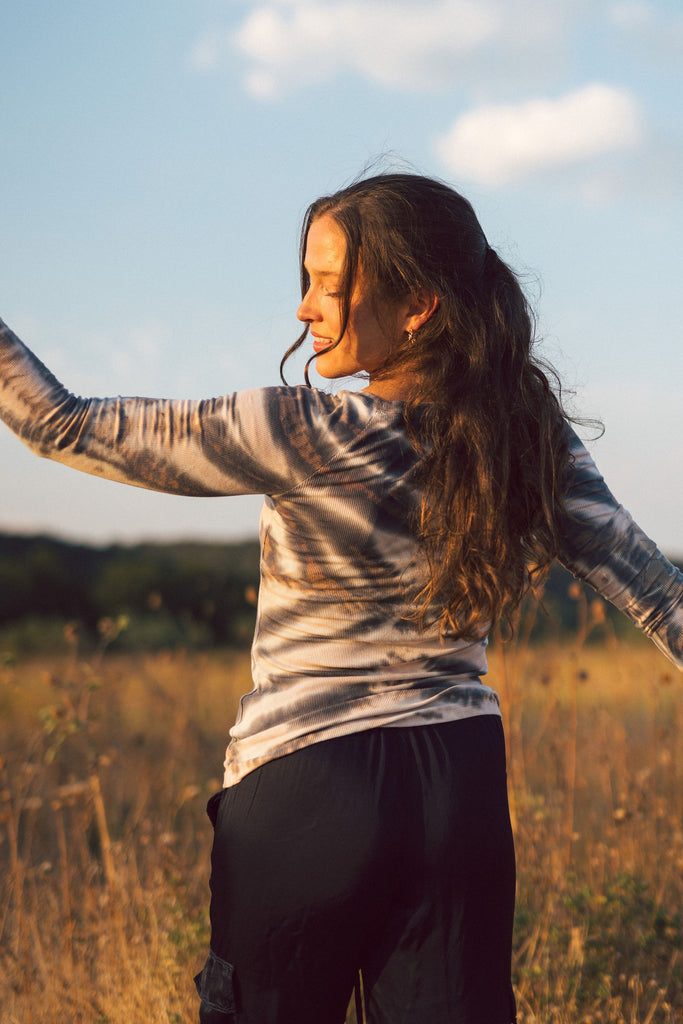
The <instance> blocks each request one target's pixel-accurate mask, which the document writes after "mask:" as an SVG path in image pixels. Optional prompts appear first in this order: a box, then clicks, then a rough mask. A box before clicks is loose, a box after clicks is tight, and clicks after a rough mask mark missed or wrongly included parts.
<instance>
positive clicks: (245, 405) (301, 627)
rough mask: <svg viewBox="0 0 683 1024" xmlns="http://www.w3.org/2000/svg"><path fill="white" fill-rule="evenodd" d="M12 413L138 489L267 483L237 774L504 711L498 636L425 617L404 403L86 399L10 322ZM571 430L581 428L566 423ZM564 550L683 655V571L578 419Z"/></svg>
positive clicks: (35, 443) (34, 438)
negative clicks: (497, 681)
mask: <svg viewBox="0 0 683 1024" xmlns="http://www.w3.org/2000/svg"><path fill="white" fill-rule="evenodd" d="M0 416H1V417H2V418H3V419H4V421H5V422H6V423H7V425H8V426H9V427H11V429H12V430H14V431H15V432H16V433H17V434H18V436H19V437H20V438H21V439H22V440H23V441H24V442H25V443H26V444H27V445H29V447H30V448H32V449H33V451H35V452H36V453H37V454H39V455H42V456H46V457H48V458H51V459H56V460H57V461H59V462H63V463H65V464H67V465H69V466H73V467H74V468H76V469H80V470H83V471H85V472H87V473H93V474H95V475H98V476H102V477H106V478H108V479H111V480H118V481H121V482H123V483H128V484H133V485H135V486H138V487H145V488H150V489H153V490H160V491H166V492H170V493H175V494H183V495H196V496H204V497H208V496H211V495H229V494H263V495H264V496H265V501H264V505H263V511H262V515H261V523H260V540H261V585H260V592H259V602H258V615H257V625H256V632H255V636H254V643H253V649H252V675H253V689H252V690H251V692H250V693H248V694H246V695H245V696H244V697H243V698H242V701H241V705H240V710H239V714H238V717H237V721H236V723H235V725H234V727H233V728H232V730H231V741H230V744H229V746H228V749H227V753H226V760H225V785H233V784H234V783H235V782H238V781H239V780H240V779H241V778H242V777H243V776H244V775H246V774H247V773H248V772H250V771H251V770H253V769H254V768H255V767H257V766H258V765H260V764H263V763H265V762H267V761H269V760H271V759H272V758H275V757H280V756H282V755H284V754H287V753H290V752H292V751H294V750H297V749H299V748H301V747H304V746H306V745H307V744H310V743H314V742H318V741H321V740H325V739H328V738H331V737H335V736H341V735H344V734H346V733H351V732H356V731H360V730H364V729H369V728H373V727H375V726H401V725H415V724H428V723H432V722H441V721H448V720H453V719H457V718H463V717H468V716H472V715H481V714H499V713H500V711H499V705H498V699H497V696H496V694H495V693H494V691H493V690H492V689H491V688H490V687H488V686H486V685H485V684H484V683H483V682H482V676H484V675H485V673H486V641H485V640H484V641H478V642H471V641H466V640H463V639H461V638H458V637H457V636H450V637H449V636H441V637H440V636H439V634H438V631H437V629H436V628H435V629H434V630H429V629H427V630H425V631H422V632H421V631H420V630H419V629H418V628H417V626H416V625H415V623H414V622H413V621H412V620H411V617H410V602H411V597H412V595H414V594H415V593H416V592H417V591H418V590H419V589H420V586H421V585H422V584H423V583H424V582H425V579H426V577H425V573H426V566H425V560H424V557H423V556H422V554H421V551H420V546H419V544H418V541H417V538H416V537H415V535H414V534H413V532H412V531H411V528H410V525H409V524H410V521H411V516H410V512H411V510H412V509H413V508H414V506H415V504H416V502H417V501H418V500H419V496H418V494H417V492H416V489H415V485H414V469H415V465H416V455H415V453H414V451H413V449H412V448H411V446H410V444H409V442H408V439H407V437H406V431H405V426H404V415H403V403H401V402H392V401H386V400H384V399H381V398H379V397H377V396H375V395H372V394H370V393H367V392H360V393H356V392H349V391H342V392H340V393H339V394H338V395H336V396H332V395H329V394H327V393H324V392H322V391H318V390H314V389H308V388H305V387H273V388H262V389H258V390H252V391H243V392H237V393H235V394H228V395H226V396H224V397H221V398H212V399H208V400H204V401H171V400H157V399H146V398H108V399H82V398H77V397H75V396H74V395H72V394H70V393H69V392H68V391H66V389H65V388H63V387H62V385H61V384H60V383H59V382H58V381H57V380H56V379H55V378H54V377H53V376H52V375H51V374H50V373H49V371H48V370H47V369H46V368H45V367H44V366H43V365H42V363H40V362H39V361H38V360H37V359H36V358H35V357H34V356H33V355H32V353H30V352H29V350H28V349H27V348H26V347H25V346H24V345H23V344H22V343H21V342H20V341H19V339H18V338H17V337H16V336H15V335H14V334H13V333H12V332H11V331H10V330H9V328H7V327H5V326H4V325H3V324H2V321H0ZM567 429H568V430H569V429H570V428H569V427H567ZM571 448H572V452H573V455H574V468H573V471H572V478H571V484H570V487H569V490H568V495H567V498H566V506H565V509H566V511H565V515H564V551H563V556H562V562H563V563H564V564H565V565H566V566H567V567H568V568H569V569H570V570H571V571H572V572H573V573H574V574H575V575H576V576H578V577H580V578H582V579H585V580H587V581H588V583H590V584H591V585H592V586H593V587H595V589H596V590H597V591H598V592H599V593H600V594H601V595H602V596H603V597H605V598H607V599H609V600H610V601H612V602H613V603H614V604H615V605H616V606H617V607H618V608H621V609H622V610H623V611H624V612H625V613H626V614H627V615H629V616H630V618H631V619H632V620H633V621H634V622H635V623H637V624H638V625H639V626H640V627H641V628H642V629H643V630H644V631H645V633H647V634H648V635H649V636H651V637H652V639H653V640H654V642H655V643H656V644H657V646H658V647H660V648H661V650H662V651H664V653H665V654H667V655H668V656H669V658H671V660H672V661H673V662H674V663H676V664H677V665H678V666H679V667H680V668H683V574H681V573H680V572H678V571H677V570H676V569H675V568H674V566H672V565H671V564H670V563H669V562H668V561H667V560H666V558H664V556H663V555H662V554H661V553H660V552H659V551H658V550H657V548H656V546H655V544H654V543H653V542H652V541H650V540H649V539H648V538H647V537H646V536H645V535H644V534H643V532H642V531H641V530H640V529H639V528H638V526H636V524H635V523H634V522H633V520H632V519H631V517H630V515H629V514H628V512H626V511H625V510H624V509H623V508H622V507H621V506H620V505H619V504H618V503H617V502H616V501H615V499H614V498H613V497H612V495H611V493H610V492H609V490H608V489H607V487H606V485H605V483H604V481H603V479H602V477H601V476H600V474H599V473H598V470H597V469H596V467H595V465H594V463H593V461H592V459H591V458H590V456H589V454H588V452H587V451H586V449H585V448H584V446H583V444H582V443H581V441H580V440H579V439H578V438H577V437H576V435H575V434H574V433H573V432H571Z"/></svg>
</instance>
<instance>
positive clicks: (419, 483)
mask: <svg viewBox="0 0 683 1024" xmlns="http://www.w3.org/2000/svg"><path fill="white" fill-rule="evenodd" d="M301 278H302V294H303V299H302V303H301V305H300V307H299V310H298V317H299V319H300V320H301V321H302V322H303V323H304V324H305V328H304V331H303V334H302V335H301V337H300V338H299V339H298V341H297V342H296V343H295V344H294V346H292V349H290V353H291V351H293V350H294V349H295V348H298V347H299V346H300V345H301V344H303V343H304V340H305V339H306V338H307V337H308V335H309V334H310V335H312V336H313V345H312V347H313V354H312V355H311V357H310V360H309V362H310V361H312V360H315V363H316V368H317V370H318V372H319V373H320V374H321V375H322V376H323V377H327V378H331V379H332V378H340V377H346V376H349V375H352V374H359V373H362V374H365V375H366V378H367V381H368V383H367V387H366V388H365V389H364V390H363V391H360V392H357V393H356V392H350V391H340V392H339V393H338V394H337V395H336V396H332V395H329V394H327V393H324V392H322V391H319V390H315V389H312V388H310V387H288V386H284V387H281V388H268V389H262V390H256V391H248V392H243V393H238V394H232V395H228V396H226V397H224V398H219V399H212V400H208V401H203V402H173V401H155V400H147V399H138V398H129V399H108V400H103V401H102V400H90V401H83V400H81V399H77V398H74V397H73V396H72V395H70V394H69V393H68V392H66V391H65V390H64V389H63V388H62V386H61V385H60V384H59V383H58V382H57V381H56V380H55V379H54V378H53V377H52V376H51V375H50V374H49V373H48V372H47V370H46V369H45V368H44V367H43V366H42V364H40V363H39V362H38V361H37V360H36V359H35V358H34V357H33V356H32V355H31V353H30V352H29V351H28V350H27V349H26V348H25V347H24V346H23V345H22V344H21V342H20V341H19V340H18V339H17V338H16V337H15V336H14V335H13V334H12V333H11V331H9V329H8V328H4V329H3V331H2V334H1V336H0V410H1V412H2V416H3V418H4V419H5V421H6V422H7V423H8V424H9V426H10V427H12V428H13V429H14V430H15V431H16V432H17V433H18V434H19V436H20V437H22V438H23V440H25V441H26V442H27V443H28V444H30V445H31V447H32V448H33V449H34V450H36V451H37V452H38V453H39V454H42V455H47V456H48V457H51V458H56V459H59V460H60V461H62V462H66V463H67V464H69V465H72V466H75V467H76V468H79V469H82V470H84V471H86V472H90V473H97V474H101V475H103V476H106V477H108V478H111V479H115V480H120V481H123V482H126V483H131V484H135V485H138V486H142V487H149V488H153V489H157V490H165V491H170V492H175V493H180V494H191V495H214V494H235V493H262V494H264V495H265V496H266V498H265V504H264V509H263V514H262V519H261V546H262V560H261V591H260V597H259V611H258V624H257V628H256V635H255V639H254V647H253V677H254V689H253V690H252V691H251V693H249V694H248V695H246V696H245V697H243V699H242V703H241V708H240V712H239V715H238V719H237V722H236V724H235V726H234V727H233V729H232V730H231V737H232V739H231V742H230V744H229V746H228V750H227V754H226V761H225V788H224V789H223V791H222V793H220V794H217V795H216V797H214V798H213V799H212V800H211V801H210V804H209V814H210V816H211V818H212V821H213V823H214V827H215V836H214V847H213V853H212V876H211V889H212V900H211V924H212V937H211V950H210V953H209V958H208V960H207V963H206V965H205V967H204V969H203V971H202V972H201V974H200V975H198V976H197V979H196V980H197V987H198V990H199V993H200V996H201V1000H202V1002H201V1010H200V1019H201V1020H202V1021H203V1022H205V1024H209V1022H211V1024H218V1022H224V1021H230V1020H235V1021H237V1022H245V1024H247V1022H248V1024H257V1022H258V1024H271V1022H272V1024H275V1022H277V1024H283V1022H286V1024H290V1022H294V1021H297V1022H304V1024H308V1022H310V1024H314V1022H315V1024H341V1022H342V1021H343V1020H344V1015H345V1009H346V1006H347V1003H348V1000H349V997H350V994H351V991H352V989H353V986H354V982H355V980H356V978H357V975H358V971H359V970H360V971H362V979H363V986H364V995H365V1004H366V1012H367V1019H368V1020H369V1021H371V1022H377V1024H379V1022H382V1024H398V1022H403V1021H410V1022H420V1024H421V1022H429V1024H446V1022H447V1021H448V1022H451V1021H458V1022H462V1024H510V1022H511V1021H513V1020H514V1015H515V1010H514V999H513V996H512V989H511V985H510V957H511V935H512V914H513V903H514V879H515V868H514V851H513V843H512V836H511V830H510V822H509V816H508V810H507V798H506V783H505V763H504V742H503V736H502V730H501V720H500V710H499V705H498V699H497V697H496V694H495V693H494V692H493V691H492V690H491V689H490V688H489V687H487V686H485V685H484V684H483V683H482V682H481V676H482V675H483V674H484V673H485V672H486V660H485V647H486V634H487V631H488V630H489V628H490V627H491V625H492V624H494V623H496V622H498V621H500V620H501V619H503V620H504V619H506V618H508V617H509V616H510V613H511V612H512V611H514V609H515V607H516V606H517V605H518V604H519V601H520V599H521V598H522V596H523V594H524V592H525V590H526V588H527V586H528V583H529V580H530V578H531V576H532V574H534V575H535V574H539V573H542V572H543V570H544V569H545V568H546V567H547V566H548V564H549V563H550V561H551V560H552V559H553V558H559V559H560V560H561V561H562V562H563V563H564V564H565V565H567V566H568V567H569V568H570V569H571V570H572V572H574V573H575V574H576V575H577V576H579V577H581V578H584V579H586V580H588V582H589V583H591V584H592V585H593V586H594V587H596V589H598V590H599V592H600V593H601V594H602V595H603V596H605V597H606V598H609V599H610V600H612V601H613V602H614V603H615V604H616V605H617V606H618V607H620V608H622V609H623V610H624V611H626V613H627V614H629V615H630V616H631V618H632V619H633V620H634V621H636V622H637V623H638V624H639V625H640V626H641V627H642V628H643V629H644V630H645V631H646V632H647V633H648V634H649V635H650V636H651V637H652V639H653V640H654V641H655V643H657V645H658V646H659V647H660V648H661V649H662V650H663V651H664V652H665V653H667V654H668V656H669V657H670V658H671V659H672V660H673V661H674V662H675V663H676V664H677V665H678V666H679V667H683V576H682V575H681V574H680V573H679V572H677V570H676V569H675V568H674V567H673V566H672V565H670V564H669V562H667V560H666V559H665V558H664V557H663V556H662V555H661V554H660V553H659V552H658V551H657V549H656V547H655V545H654V544H653V543H652V542H651V541H649V540H648V539H647V538H646V537H645V536H644V535H643V533H642V532H641V531H640V530H639V529H638V527H637V526H636V525H635V524H634V523H633V522H632V520H631V518H630V517H629V515H628V513H627V512H625V511H624V509H623V508H621V506H619V505H617V503H616V502H615V500H614V499H613V497H612V495H611V494H610V492H609V491H608V490H607V488H606V487H605V484H604V482H603V480H602V478H601V477H600V475H599V474H598V472H597V470H596V468H595V466H594V464H593V462H592V461H591V459H590V457H589V455H588V453H587V452H586V450H585V448H584V447H583V445H582V444H581V442H580V441H579V440H578V438H577V437H576V435H575V434H574V433H573V432H572V431H571V429H570V428H569V427H568V425H567V423H566V419H565V418H564V417H563V415H562V410H561V406H560V403H559V400H558V398H557V397H556V395H555V394H554V392H553V390H552V388H551V386H550V382H549V378H548V374H547V372H544V370H543V368H542V367H541V365H540V364H539V363H538V362H537V361H535V359H534V357H533V354H532V320H531V316H530V313H529V310H528V307H527V304H526V302H525V299H524V297H523V295H522V292H521V290H520V288H519V285H518V283H517V281H516V279H515V277H514V275H513V274H512V273H511V271H510V270H509V269H508V268H507V267H506V266H505V264H504V263H502V261H501V260H500V259H499V258H498V256H497V255H496V254H495V252H494V251H493V250H492V249H491V248H490V247H489V246H488V244H487V242H486V238H485V236H484V234H483V232H482V229H481V227H480V225H479V223H478V221H477V219H476V217H475V215H474V213H473V211H472V208H471V206H470V205H469V204H468V203H467V202H466V201H465V200H464V199H462V198H461V197H460V196H459V195H457V193H455V192H453V191H452V190H451V189H450V188H448V187H447V186H445V185H443V184H441V183H439V182H436V181H431V180H429V179H426V178H422V177H419V176H416V175H404V174H401V175H383V176H379V177H375V178H369V179H366V180H364V181H360V182H357V183H356V184H354V185H352V186H351V187H350V188H347V189H344V190H342V191H341V192H339V193H337V194H336V195H334V196H331V197H327V198H324V199H321V200H319V201H318V202H316V203H314V204H313V206H312V207H311V208H310V209H309V212H308V215H307V217H306V221H305V224H304V228H303V233H302V266H301ZM290 353H288V355H289V354H290ZM307 368H308V364H307ZM307 377H308V375H307Z"/></svg>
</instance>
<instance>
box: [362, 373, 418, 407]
mask: <svg viewBox="0 0 683 1024" xmlns="http://www.w3.org/2000/svg"><path fill="white" fill-rule="evenodd" d="M363 390H364V391H369V392H370V394H372V395H377V397H378V398H386V399H387V400H388V401H390V402H400V401H403V400H404V399H406V398H407V397H408V392H409V391H410V381H409V379H408V378H407V377H405V376H403V375H402V376H400V377H382V378H380V379H379V380H372V378H371V379H370V383H369V384H368V386H367V387H366V388H363Z"/></svg>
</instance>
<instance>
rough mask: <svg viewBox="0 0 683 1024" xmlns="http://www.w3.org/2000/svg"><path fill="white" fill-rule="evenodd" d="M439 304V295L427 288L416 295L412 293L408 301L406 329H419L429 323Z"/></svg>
mask: <svg viewBox="0 0 683 1024" xmlns="http://www.w3.org/2000/svg"><path fill="white" fill-rule="evenodd" d="M438 305H439V299H438V297H437V296H436V295H435V294H434V293H433V292H430V291H427V289H426V288H421V289H420V290H419V291H418V292H416V293H415V295H411V296H410V298H409V299H408V300H407V302H406V315H405V323H404V328H403V329H404V330H405V331H419V329H420V327H422V326H423V325H424V324H426V323H427V321H428V320H429V318H430V317H431V316H433V315H434V313H435V312H436V309H437V307H438Z"/></svg>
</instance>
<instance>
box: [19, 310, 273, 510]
mask: <svg viewBox="0 0 683 1024" xmlns="http://www.w3.org/2000/svg"><path fill="white" fill-rule="evenodd" d="M264 396H265V392H264V391H254V392H242V393H238V394H234V395H226V396H224V397H223V398H215V399H208V400H205V401H169V400H161V399H159V400H157V399H149V398H105V399H84V398H78V397H76V396H75V395H72V394H71V393H70V392H69V391H67V390H66V388H64V387H63V386H62V385H61V384H60V382H59V381H58V380H57V379H56V378H55V377H54V376H53V375H52V374H51V373H50V372H49V370H48V369H47V368H46V367H45V366H44V365H43V364H42V363H41V362H40V360H38V359H37V358H36V357H35V356H34V355H33V353H32V352H31V351H30V350H29V349H28V348H27V347H26V346H25V345H24V344H23V343H22V342H21V341H20V340H19V338H18V337H17V336H16V335H15V334H14V333H13V332H12V331H11V330H10V329H9V327H7V326H6V324H4V323H3V321H2V320H0V418H1V419H3V420H4V421H5V423H6V424H7V425H8V426H9V427H10V428H11V429H12V430H13V431H14V432H15V433H16V434H17V435H18V437H19V438H20V439H21V440H22V441H23V442H24V443H25V444H26V445H28V447H29V448H31V449H32V450H33V451H34V452H35V453H36V454H38V455H41V456H43V457H46V458H50V459H54V460H56V461H58V462H62V463H64V464H66V465H68V466H73V467H74V468H75V469H79V470H82V471H83V472H86V473H92V474H94V475H96V476H102V477H105V478H107V479H110V480H118V481H120V482H122V483H127V484H133V485H134V486H136V487H145V488H148V489H151V490H157V491H166V492H169V493H174V494H184V495H197V496H209V495H223V494H249V493H251V494H263V493H272V491H273V490H277V489H278V488H279V487H281V486H282V485H283V482H284V483H285V484H286V482H287V480H286V473H287V466H286V463H285V461H284V460H283V459H282V458H279V459H278V458H277V457H276V456H277V453H275V452H274V451H273V450H272V444H271V443H269V441H270V437H269V430H268V426H269V417H268V414H267V409H266V408H265V407H266V404H267V403H266V398H265V397H264ZM283 474H284V479H283Z"/></svg>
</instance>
